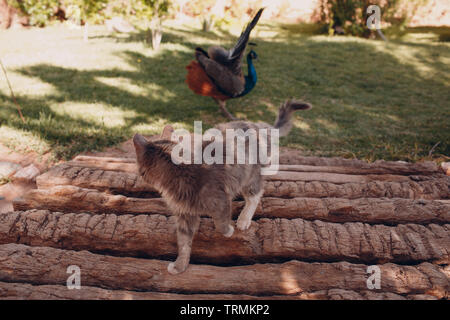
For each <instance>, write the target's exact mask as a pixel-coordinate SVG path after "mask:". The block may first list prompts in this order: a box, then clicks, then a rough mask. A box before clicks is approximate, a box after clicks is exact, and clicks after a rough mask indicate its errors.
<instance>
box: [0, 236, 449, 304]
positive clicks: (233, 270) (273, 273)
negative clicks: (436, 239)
mask: <svg viewBox="0 0 450 320" xmlns="http://www.w3.org/2000/svg"><path fill="white" fill-rule="evenodd" d="M167 264H168V262H166V261H159V260H147V259H137V258H124V257H112V256H104V255H98V254H93V253H90V252H87V251H79V252H77V251H70V250H60V249H54V248H49V247H28V246H24V245H18V244H6V245H1V246H0V281H4V282H26V283H31V284H35V285H41V284H48V285H65V284H66V281H67V277H68V274H67V267H68V266H70V265H76V266H78V267H79V268H80V270H81V277H82V278H81V282H82V284H83V285H84V286H93V287H102V288H105V289H120V290H139V291H155V292H177V293H207V294H245V295H257V296H261V295H267V296H270V295H295V294H300V293H302V292H314V291H320V290H330V289H341V290H342V289H343V290H351V291H356V292H359V291H367V277H368V275H367V265H363V264H351V263H348V262H336V263H307V262H300V261H295V260H294V261H289V262H285V263H282V264H255V265H247V266H236V267H216V266H209V265H190V266H189V268H188V269H187V270H186V272H184V273H182V274H179V275H176V276H173V275H170V274H168V272H167V271H166V269H167ZM378 267H379V268H380V271H381V279H382V280H381V281H382V282H381V287H382V289H381V290H380V291H382V292H390V293H394V294H401V295H408V294H414V295H418V294H428V295H433V296H435V297H437V298H439V299H444V298H446V297H448V291H449V272H450V269H449V268H450V267H449V266H446V267H441V266H438V265H433V264H430V263H421V264H419V265H414V266H403V265H395V264H392V263H388V264H382V265H379V266H378Z"/></svg>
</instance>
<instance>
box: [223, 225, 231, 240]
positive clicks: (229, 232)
mask: <svg viewBox="0 0 450 320" xmlns="http://www.w3.org/2000/svg"><path fill="white" fill-rule="evenodd" d="M233 233H234V228H233V226H231V225H229V226H228V232H227V233H224V234H223V236H224V237H226V238H229V237H231V236H232V235H233Z"/></svg>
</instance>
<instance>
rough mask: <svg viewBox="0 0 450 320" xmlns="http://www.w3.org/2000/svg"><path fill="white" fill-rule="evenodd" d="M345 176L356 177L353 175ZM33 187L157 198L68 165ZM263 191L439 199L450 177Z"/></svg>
mask: <svg viewBox="0 0 450 320" xmlns="http://www.w3.org/2000/svg"><path fill="white" fill-rule="evenodd" d="M296 174H303V175H305V177H304V179H311V178H308V177H307V176H308V175H309V173H300V172H297V173H296ZM330 175H335V174H328V179H329V180H333V181H335V182H338V183H341V182H342V181H343V180H342V179H341V180H339V179H340V178H342V177H340V178H336V179H335V178H331V176H330ZM344 176H347V177H353V178H355V177H358V176H352V175H344ZM361 177H365V176H361ZM297 178H299V177H297ZM315 178H318V177H315ZM288 179H290V178H288ZM364 179H365V178H364ZM339 181H340V182H339ZM36 184H37V186H38V188H39V189H43V188H49V187H52V186H56V185H74V186H78V187H82V188H87V189H97V190H100V191H105V190H108V191H111V192H114V193H120V194H124V195H135V196H136V195H137V196H147V197H149V196H157V195H158V194H157V192H156V191H154V190H153V189H152V188H151V186H149V185H148V184H147V183H145V182H144V180H143V179H142V178H141V177H139V176H138V175H136V174H133V173H128V172H118V171H105V170H101V169H96V168H86V167H72V166H70V165H68V164H61V165H58V166H55V167H53V168H52V169H50V170H49V171H47V172H46V173H44V174H42V175H40V176H39V177H37V179H36ZM265 189H266V192H265V194H266V196H275V197H287V196H289V197H296V196H297V197H298V196H303V197H320V198H321V197H338V198H358V197H375V198H378V197H389V198H393V197H396V198H413V199H414V198H425V199H441V198H448V197H450V178H449V177H446V176H442V178H440V179H439V178H436V179H430V180H426V181H417V182H415V181H412V180H409V181H405V182H382V181H375V182H368V183H367V182H366V183H344V184H342V185H341V184H336V183H330V182H324V181H322V182H321V181H312V182H305V181H286V180H285V181H267V182H266V187H265Z"/></svg>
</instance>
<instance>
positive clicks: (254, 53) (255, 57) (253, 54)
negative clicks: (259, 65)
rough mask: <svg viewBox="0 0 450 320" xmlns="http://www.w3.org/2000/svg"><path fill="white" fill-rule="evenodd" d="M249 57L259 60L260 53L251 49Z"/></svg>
mask: <svg viewBox="0 0 450 320" xmlns="http://www.w3.org/2000/svg"><path fill="white" fill-rule="evenodd" d="M247 57H248V58H249V59H251V60H257V59H258V54H257V53H256V52H255V51H253V50H250V52H249V53H248V55H247Z"/></svg>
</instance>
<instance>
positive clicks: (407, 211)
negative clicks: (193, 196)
mask: <svg viewBox="0 0 450 320" xmlns="http://www.w3.org/2000/svg"><path fill="white" fill-rule="evenodd" d="M13 205H14V210H29V209H48V210H52V211H60V212H90V213H115V214H117V215H123V214H151V213H154V214H162V215H166V216H170V215H171V212H170V210H169V209H168V208H167V206H166V203H165V201H164V199H162V198H150V199H145V198H130V197H125V196H122V195H111V194H107V193H104V192H99V191H97V190H95V189H83V188H79V187H75V186H70V185H68V186H55V187H51V188H49V189H34V190H30V191H29V192H28V193H27V194H25V195H24V196H23V197H22V198H18V199H15V200H14V202H13ZM243 206H244V202H243V201H234V202H233V217H234V218H237V216H238V215H239V213H240V211H241V210H242V208H243ZM255 218H287V219H293V218H302V219H306V220H316V219H319V220H322V221H329V222H365V223H370V224H374V223H382V224H391V225H395V224H399V223H418V224H429V223H438V224H443V223H446V222H448V221H450V203H446V202H445V201H443V202H439V201H432V200H410V199H387V198H384V199H378V198H362V199H354V200H350V199H344V198H322V199H318V198H293V199H283V198H274V197H267V198H262V199H261V202H260V204H259V206H258V208H257V210H256V212H255Z"/></svg>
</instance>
